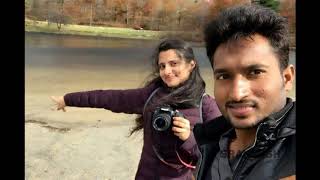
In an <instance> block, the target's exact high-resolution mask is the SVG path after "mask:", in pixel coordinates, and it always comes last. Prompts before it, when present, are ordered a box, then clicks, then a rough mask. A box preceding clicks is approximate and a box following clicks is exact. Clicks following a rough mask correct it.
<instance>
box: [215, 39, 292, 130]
mask: <svg viewBox="0 0 320 180" xmlns="http://www.w3.org/2000/svg"><path fill="white" fill-rule="evenodd" d="M213 58H214V61H213V63H214V64H213V66H214V70H213V72H214V79H215V82H214V95H215V98H216V101H217V104H218V106H219V108H220V110H221V112H222V114H223V115H224V116H225V117H226V118H227V119H228V120H230V122H231V124H232V125H233V126H234V127H235V128H239V129H243V128H250V127H254V126H256V125H257V124H258V122H260V121H261V120H263V119H264V118H265V117H267V116H269V115H270V114H271V113H274V112H277V111H279V110H280V109H281V108H283V107H284V105H285V103H286V94H287V91H289V90H290V89H291V88H292V81H293V76H294V68H293V66H292V65H290V66H288V67H287V68H286V69H284V70H280V66H279V61H278V58H277V56H276V54H275V53H274V52H273V49H272V47H271V46H270V44H269V42H268V40H267V39H266V38H265V37H263V36H261V35H258V34H257V35H253V36H252V37H251V39H250V38H242V39H239V40H236V41H231V42H228V43H224V44H221V45H220V46H219V47H218V48H217V50H216V52H215V54H214V56H213Z"/></svg>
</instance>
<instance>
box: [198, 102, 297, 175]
mask: <svg viewBox="0 0 320 180" xmlns="http://www.w3.org/2000/svg"><path fill="white" fill-rule="evenodd" d="M295 113H296V109H295V102H292V100H291V99H290V98H287V104H286V106H285V107H284V108H283V109H282V110H281V111H279V112H278V113H275V114H272V115H270V116H269V117H267V118H266V119H265V120H264V121H263V122H262V123H260V124H259V126H258V129H257V133H256V134H257V135H256V139H255V143H254V145H253V146H251V147H250V148H248V149H246V150H245V151H243V152H242V153H241V156H240V157H239V161H238V163H237V164H236V167H235V169H234V171H232V170H231V168H230V166H229V165H226V164H225V163H221V162H223V161H225V160H226V159H228V156H226V154H225V151H222V150H220V147H221V146H219V143H222V142H221V141H223V140H225V139H226V138H225V136H227V135H228V134H230V133H231V132H232V131H234V129H233V128H231V125H230V124H229V123H227V121H226V120H225V119H224V118H223V117H222V116H221V117H218V118H217V119H216V120H214V121H210V122H209V123H206V124H197V125H195V127H194V129H193V131H194V135H195V138H196V140H197V143H198V146H199V147H200V150H201V155H202V156H201V159H200V160H199V162H198V169H197V170H196V172H195V178H196V179H197V180H203V179H206V178H207V175H208V173H209V174H211V178H209V179H234V180H238V179H246V180H257V179H259V180H267V179H268V180H271V179H272V180H273V179H280V178H283V177H287V176H291V175H295V174H296V168H295V166H296V136H295V134H296V114H295ZM221 135H222V136H221ZM224 158H226V159H224ZM214 161H215V162H214ZM213 162H214V164H215V165H214V166H215V168H212V165H213Z"/></svg>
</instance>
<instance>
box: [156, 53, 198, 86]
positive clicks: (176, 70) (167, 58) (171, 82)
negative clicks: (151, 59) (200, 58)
mask: <svg viewBox="0 0 320 180" xmlns="http://www.w3.org/2000/svg"><path fill="white" fill-rule="evenodd" d="M158 66H159V73H160V77H161V79H162V81H163V82H164V83H166V85H167V86H168V87H177V86H178V85H179V84H181V83H183V82H185V81H186V80H187V79H188V78H189V76H190V74H191V72H192V70H193V68H194V67H195V61H193V60H192V61H190V62H189V63H188V62H186V61H185V60H184V59H182V58H180V57H179V56H177V54H176V52H175V51H174V50H172V49H169V50H166V51H162V52H160V54H159V61H158Z"/></svg>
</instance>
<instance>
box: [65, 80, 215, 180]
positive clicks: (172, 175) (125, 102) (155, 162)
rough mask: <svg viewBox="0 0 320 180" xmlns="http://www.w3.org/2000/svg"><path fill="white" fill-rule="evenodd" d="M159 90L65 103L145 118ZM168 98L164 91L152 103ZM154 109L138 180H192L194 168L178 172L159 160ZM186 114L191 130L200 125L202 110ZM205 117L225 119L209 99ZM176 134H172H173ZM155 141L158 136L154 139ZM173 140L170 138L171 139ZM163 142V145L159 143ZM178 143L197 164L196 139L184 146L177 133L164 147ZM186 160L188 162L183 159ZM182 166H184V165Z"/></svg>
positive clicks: (91, 94)
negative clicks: (147, 104) (154, 126)
mask: <svg viewBox="0 0 320 180" xmlns="http://www.w3.org/2000/svg"><path fill="white" fill-rule="evenodd" d="M156 88H158V86H157V85H155V84H151V85H149V86H147V87H144V88H138V89H128V90H93V91H84V92H74V93H68V94H66V95H65V96H64V100H65V103H66V105H67V106H75V107H92V108H104V109H107V110H111V111H112V112H117V113H128V114H142V111H143V107H144V104H145V102H146V100H147V99H148V97H149V95H150V94H151V93H152V92H153V91H154V90H155V89H156ZM165 94H166V91H164V90H163V89H162V88H160V89H159V90H158V91H157V92H156V94H155V95H154V96H153V97H152V99H151V101H156V100H157V99H158V98H159V97H161V96H163V95H165ZM153 110H154V109H152V108H147V109H146V110H145V112H144V114H143V125H144V131H143V132H144V134H143V140H144V141H143V149H142V153H141V158H140V162H139V166H138V170H137V173H136V178H135V179H137V180H154V179H157V180H178V179H179V180H189V179H191V176H192V170H191V169H190V168H181V169H175V168H172V167H169V166H168V165H166V164H164V163H163V162H161V161H160V160H159V158H158V157H157V156H156V154H155V153H154V151H153V149H152V144H153V142H154V141H155V140H154V139H152V133H153V132H154V131H153V130H152V127H151V117H152V113H153ZM178 110H179V111H180V112H182V113H183V115H184V116H185V118H186V119H188V120H189V121H190V125H191V128H193V126H194V125H195V124H196V123H199V122H200V115H199V107H195V108H187V109H178ZM202 114H203V115H202V117H203V121H204V122H206V121H208V120H212V119H214V118H216V117H218V116H220V115H221V113H220V111H219V109H218V107H217V104H216V101H215V100H214V99H213V98H212V97H211V96H209V95H206V96H204V98H203V101H202ZM170 132H171V133H172V131H170ZM153 137H154V136H153ZM168 137H170V138H168ZM158 142H160V141H158ZM175 142H180V143H178V147H177V151H178V152H183V154H182V156H184V157H186V156H188V157H186V158H187V159H192V160H194V161H193V162H194V165H195V164H196V162H197V160H198V158H199V156H200V152H199V149H198V146H197V144H196V141H195V138H194V135H193V133H192V131H191V134H190V137H189V138H188V139H187V140H186V141H184V142H182V141H181V140H179V138H178V137H176V136H174V135H173V133H172V134H169V136H168V135H167V136H166V137H163V138H162V139H161V144H163V145H165V146H167V147H172V146H171V145H173V144H175ZM168 153H169V155H168V156H166V158H168V159H166V160H167V161H168V162H173V163H175V162H176V163H179V162H180V161H179V160H178V159H177V157H176V155H175V154H173V155H170V153H175V151H168ZM182 159H185V158H182ZM180 164H181V163H180Z"/></svg>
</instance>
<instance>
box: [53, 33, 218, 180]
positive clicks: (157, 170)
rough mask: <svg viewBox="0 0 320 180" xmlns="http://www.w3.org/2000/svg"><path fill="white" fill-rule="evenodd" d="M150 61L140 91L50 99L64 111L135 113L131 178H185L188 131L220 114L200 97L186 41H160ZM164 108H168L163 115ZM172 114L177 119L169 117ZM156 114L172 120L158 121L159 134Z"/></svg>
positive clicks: (192, 147)
mask: <svg viewBox="0 0 320 180" xmlns="http://www.w3.org/2000/svg"><path fill="white" fill-rule="evenodd" d="M153 59H154V61H153V62H154V64H153V67H154V72H153V73H152V77H153V79H152V80H151V81H149V82H148V83H146V85H145V87H143V88H137V89H128V90H93V91H83V92H75V93H68V94H66V95H64V96H60V97H52V99H53V100H54V101H55V102H56V104H57V109H58V110H64V111H65V109H64V108H65V106H75V107H92V108H104V109H107V110H111V111H113V112H117V113H120V112H122V113H130V114H133V113H134V114H138V115H140V116H139V117H138V118H137V119H136V126H135V127H134V128H133V130H132V131H131V134H133V133H134V132H136V131H139V130H141V129H143V130H144V131H143V132H144V135H143V136H144V137H143V138H144V142H143V149H142V153H141V158H140V162H139V167H138V170H137V173H136V178H135V179H137V180H152V179H165V180H169V179H170V180H173V179H186V180H189V179H191V177H192V172H193V169H194V168H195V165H196V163H197V160H198V157H199V153H200V152H199V149H198V147H197V144H196V141H195V139H194V136H193V133H192V131H191V129H192V128H193V126H194V125H195V124H196V123H201V122H202V121H203V122H206V121H208V120H211V119H214V118H215V117H217V116H220V115H221V114H220V111H219V110H218V107H217V105H216V102H215V100H214V99H213V98H212V97H210V96H209V95H205V96H203V95H204V92H205V82H204V80H203V79H202V77H201V75H200V71H199V65H198V63H197V61H196V59H195V56H194V53H193V50H192V48H191V46H190V45H189V44H188V43H186V42H184V41H182V40H179V39H166V40H164V41H162V42H161V43H160V44H159V45H158V46H157V48H156V49H155V52H154V55H153ZM161 108H162V109H161ZM168 108H169V109H171V110H169V111H167V110H168ZM159 109H160V111H159ZM156 110H158V111H157V112H156ZM175 110H177V111H178V112H180V115H177V114H170V112H174V111H175ZM161 113H164V114H167V115H169V114H170V115H171V116H172V118H169V119H167V120H169V121H164V122H168V123H169V125H170V126H169V128H168V129H167V130H163V131H162V130H161V128H160V130H159V129H158V130H157V128H156V127H155V126H161V125H163V124H161V123H163V121H162V122H160V123H159V122H158V121H157V120H159V119H160V120H163V119H162V118H158V119H157V115H159V114H161ZM162 115H163V114H162ZM160 117H162V116H161V115H160ZM169 117H170V116H169ZM164 120H166V119H165V118H164ZM170 120H172V122H170Z"/></svg>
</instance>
